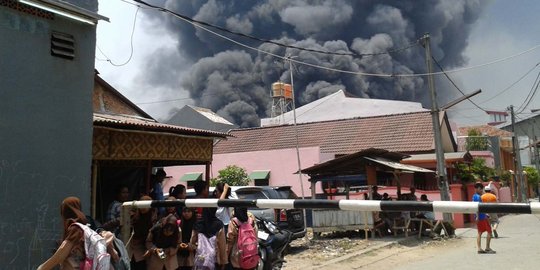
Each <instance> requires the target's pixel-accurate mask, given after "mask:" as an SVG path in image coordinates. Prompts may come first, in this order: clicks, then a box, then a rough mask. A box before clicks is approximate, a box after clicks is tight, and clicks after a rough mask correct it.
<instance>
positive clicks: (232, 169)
mask: <svg viewBox="0 0 540 270" xmlns="http://www.w3.org/2000/svg"><path fill="white" fill-rule="evenodd" d="M218 173H219V175H218V177H217V178H212V179H210V186H212V187H215V186H216V185H217V183H220V182H223V183H227V184H228V185H229V186H247V185H249V182H250V181H251V179H249V176H248V174H247V172H246V170H245V169H244V168H241V167H238V166H236V165H229V166H227V167H225V169H222V170H220V171H219V172H218Z"/></svg>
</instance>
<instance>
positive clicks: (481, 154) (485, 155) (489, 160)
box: [469, 151, 495, 168]
mask: <svg viewBox="0 0 540 270" xmlns="http://www.w3.org/2000/svg"><path fill="white" fill-rule="evenodd" d="M469 153H471V156H473V158H481V159H484V160H485V161H486V166H488V167H490V168H495V158H494V156H493V152H491V151H470V152H469Z"/></svg>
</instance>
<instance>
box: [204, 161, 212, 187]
mask: <svg viewBox="0 0 540 270" xmlns="http://www.w3.org/2000/svg"><path fill="white" fill-rule="evenodd" d="M211 165H212V163H211V162H206V164H205V172H204V181H206V185H207V186H210V166H211Z"/></svg>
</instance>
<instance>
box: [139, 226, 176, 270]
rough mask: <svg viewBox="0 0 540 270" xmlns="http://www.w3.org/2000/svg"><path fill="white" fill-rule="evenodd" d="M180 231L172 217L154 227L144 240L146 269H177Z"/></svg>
mask: <svg viewBox="0 0 540 270" xmlns="http://www.w3.org/2000/svg"><path fill="white" fill-rule="evenodd" d="M179 244H180V231H179V230H178V225H177V219H176V217H175V216H174V215H168V216H166V217H164V218H162V219H161V220H160V222H159V223H158V224H157V225H156V226H154V227H153V228H152V229H151V230H150V233H149V234H148V237H147V238H146V248H147V251H146V254H145V257H147V258H148V261H147V268H148V269H163V267H165V269H166V270H175V269H176V268H178V259H177V258H176V253H177V252H178V245H179Z"/></svg>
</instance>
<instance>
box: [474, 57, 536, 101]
mask: <svg viewBox="0 0 540 270" xmlns="http://www.w3.org/2000/svg"><path fill="white" fill-rule="evenodd" d="M539 65H540V62H538V63H536V65H534V66H533V67H532V68H531V69H529V70H528V71H527V72H526V73H525V74H523V76H521V77H520V78H519V79H518V80H517V81H515V82H513V83H512V84H510V85H509V86H508V87H506V88H505V89H503V90H502V91H500V92H499V93H497V94H495V95H494V96H492V97H490V98H488V99H486V100H484V101H482V102H480V104H484V103H486V102H488V101H491V100H493V99H494V98H496V97H498V96H500V95H502V94H503V93H504V92H506V91H508V90H510V89H512V87H514V85H516V84H517V83H519V82H520V81H521V80H523V79H525V77H527V76H528V75H529V74H530V73H531V72H532V71H533V70H534V69H535V68H537V67H538V66H539Z"/></svg>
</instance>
